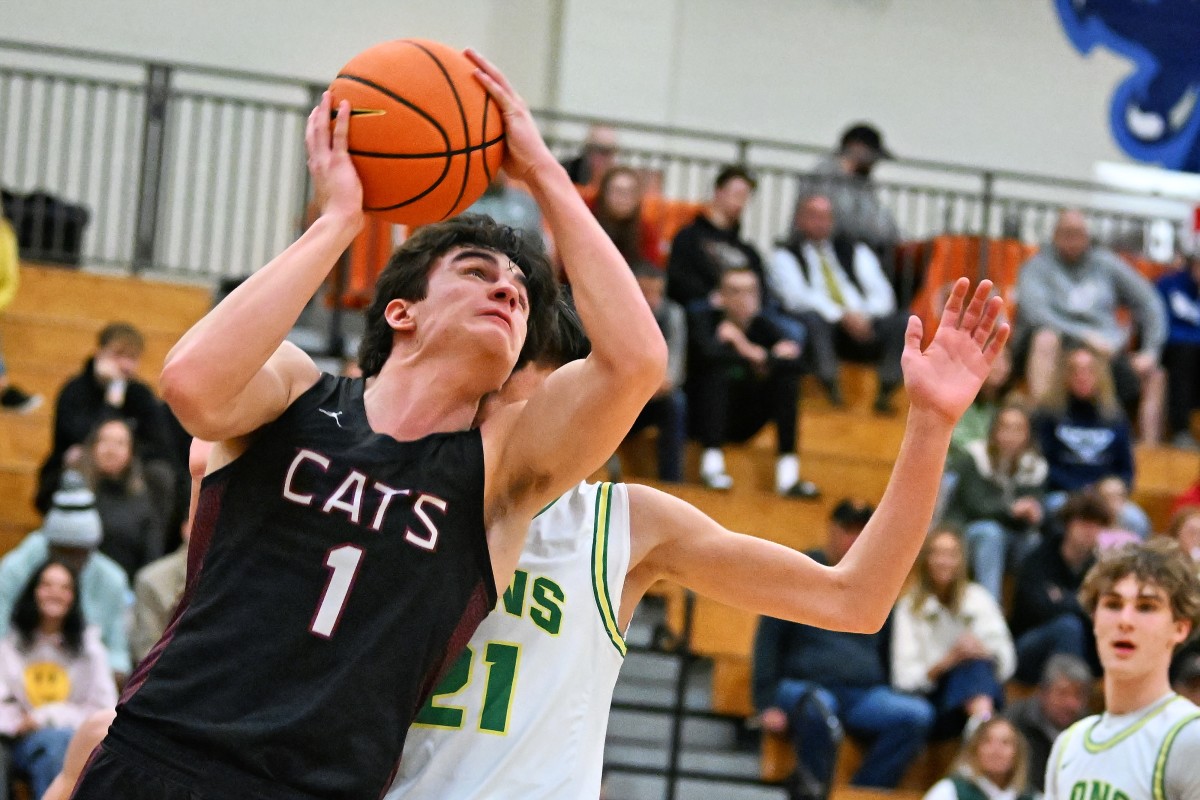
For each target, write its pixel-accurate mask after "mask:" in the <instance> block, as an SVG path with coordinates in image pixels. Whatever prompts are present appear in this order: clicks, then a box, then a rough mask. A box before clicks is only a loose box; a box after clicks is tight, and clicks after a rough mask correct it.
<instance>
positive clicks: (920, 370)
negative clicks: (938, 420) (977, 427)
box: [901, 278, 1009, 424]
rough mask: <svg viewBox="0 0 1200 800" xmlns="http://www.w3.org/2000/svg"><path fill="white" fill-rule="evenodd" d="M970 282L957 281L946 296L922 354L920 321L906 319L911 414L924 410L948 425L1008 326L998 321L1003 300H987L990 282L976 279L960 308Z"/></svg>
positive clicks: (963, 408) (981, 376) (999, 347)
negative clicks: (967, 301) (936, 322)
mask: <svg viewBox="0 0 1200 800" xmlns="http://www.w3.org/2000/svg"><path fill="white" fill-rule="evenodd" d="M970 289H971V282H970V281H969V280H967V279H966V278H959V279H958V281H957V282H955V284H954V288H953V289H952V290H951V292H950V296H949V297H948V298H946V306H945V308H944V309H943V311H942V319H941V322H940V323H939V324H938V329H937V333H935V334H934V336H933V341H931V342H930V343H929V347H927V348H926V349H925V351H924V352H922V351H921V338H922V335H923V333H924V331H923V329H922V325H921V320H920V319H919V318H918V317H916V316H913V317H910V318H909V320H908V330H907V331H906V333H905V341H904V355H903V357H902V358H901V365H902V366H903V368H904V387H905V389H906V390H907V391H908V398H909V403H910V405H911V406H912V408H913V409H914V410H916V409H920V410H922V411H930V412H933V413H935V414H937V415H938V416H940V417H942V418H944V419H945V420H946V421H948V422H949V423H951V424H953V423H955V422H957V421H958V418H959V417H961V416H962V414H963V412H964V411H966V410H967V407H968V406H969V405H970V404H971V401H973V400H974V399H975V395H977V394H978V393H979V387H980V386H982V385H983V381H984V378H986V377H987V375H988V372H990V371H991V368H992V362H993V361H995V360H996V356H997V355H998V354H999V353H1000V351H1001V350H1003V349H1004V345H1005V343H1006V342H1007V341H1008V334H1009V326H1008V323H1002V322H1000V312H1001V310H1002V309H1003V307H1004V301H1003V300H1001V299H1000V298H999V297H992V298H991V299H988V295H989V294H991V291H992V282H991V281H980V283H979V286H978V287H976V289H975V294H974V295H973V296H972V297H971V301H970V303H968V304H967V306H966V309H965V310H964V309H963V303H964V301H965V300H966V298H967V293H968V292H969V291H970Z"/></svg>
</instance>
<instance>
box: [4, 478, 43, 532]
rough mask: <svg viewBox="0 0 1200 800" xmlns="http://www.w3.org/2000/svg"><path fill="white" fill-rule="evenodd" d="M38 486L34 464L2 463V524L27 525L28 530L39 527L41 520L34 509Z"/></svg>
mask: <svg viewBox="0 0 1200 800" xmlns="http://www.w3.org/2000/svg"><path fill="white" fill-rule="evenodd" d="M36 486H37V468H36V467H34V466H33V465H32V464H27V463H23V462H16V461H4V462H0V497H2V498H4V502H3V503H2V504H0V522H2V523H7V524H10V525H17V526H19V525H25V526H28V528H27V530H33V529H34V528H36V527H37V526H38V523H39V522H40V518H39V517H38V514H37V512H36V511H35V510H34V508H33V494H34V491H35V489H36Z"/></svg>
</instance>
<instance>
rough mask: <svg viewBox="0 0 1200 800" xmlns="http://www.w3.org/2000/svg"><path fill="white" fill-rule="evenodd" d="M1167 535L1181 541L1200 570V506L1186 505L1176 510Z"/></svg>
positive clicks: (1181, 545)
mask: <svg viewBox="0 0 1200 800" xmlns="http://www.w3.org/2000/svg"><path fill="white" fill-rule="evenodd" d="M1167 536H1170V537H1171V538H1172V539H1174V540H1175V541H1177V542H1179V546H1180V547H1181V548H1182V549H1183V551H1184V552H1185V553H1187V554H1188V555H1190V556H1191V557H1192V560H1193V561H1195V562H1196V567H1197V569H1198V570H1200V506H1185V507H1184V508H1181V509H1180V510H1179V511H1176V512H1175V514H1174V516H1172V517H1171V524H1170V526H1169V527H1168V528H1167Z"/></svg>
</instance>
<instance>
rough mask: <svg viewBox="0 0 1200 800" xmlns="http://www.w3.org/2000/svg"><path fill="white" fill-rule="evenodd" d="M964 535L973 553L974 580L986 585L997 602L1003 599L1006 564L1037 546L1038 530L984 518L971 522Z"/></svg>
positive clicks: (1007, 565) (983, 585)
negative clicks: (1029, 532) (1014, 528)
mask: <svg viewBox="0 0 1200 800" xmlns="http://www.w3.org/2000/svg"><path fill="white" fill-rule="evenodd" d="M963 535H964V537H965V538H966V540H967V551H968V552H969V553H970V554H971V572H973V573H974V575H975V582H976V583H978V584H979V585H980V586H982V587H983V588H985V589H987V590H988V593H989V594H990V595H991V596H992V597H994V598H995V599H996V602H998V603H1002V602H1003V599H1002V597H1001V593H1002V591H1003V588H1004V570H1005V568H1006V567H1010V566H1013V565H1015V564H1018V563H1020V561H1021V559H1023V558H1024V557H1025V556H1026V555H1028V554H1029V553H1030V552H1031V551H1032V550H1033V548H1035V547H1037V543H1038V536H1037V534H1036V533H1034V534H1032V535H1030V534H1027V533H1025V532H1024V531H1015V530H1012V529H1010V528H1007V527H1005V526H1004V525H1001V524H1000V523H999V522H996V521H995V520H992V519H981V520H976V521H975V522H971V523H968V524H967V527H966V530H964V531H963Z"/></svg>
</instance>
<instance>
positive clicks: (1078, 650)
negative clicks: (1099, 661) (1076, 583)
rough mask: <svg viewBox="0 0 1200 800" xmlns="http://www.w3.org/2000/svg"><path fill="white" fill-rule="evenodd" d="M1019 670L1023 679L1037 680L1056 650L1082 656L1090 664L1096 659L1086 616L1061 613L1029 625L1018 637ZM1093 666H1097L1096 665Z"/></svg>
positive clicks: (1018, 678) (1019, 675) (1031, 682)
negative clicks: (1042, 621)
mask: <svg viewBox="0 0 1200 800" xmlns="http://www.w3.org/2000/svg"><path fill="white" fill-rule="evenodd" d="M1016 647H1017V672H1016V675H1015V676H1014V677H1015V678H1016V679H1017V680H1019V681H1021V682H1022V683H1028V684H1036V683H1038V682H1039V681H1040V680H1041V678H1042V668H1043V667H1045V666H1046V662H1047V661H1049V660H1050V656H1053V655H1055V654H1057V653H1067V654H1069V655H1073V656H1076V657H1077V658H1082V659H1083V660H1084V661H1086V662H1088V663H1089V664H1090V663H1092V662H1093V661H1095V658H1094V656H1093V655H1092V651H1094V649H1095V648H1093V647H1091V645H1090V642H1089V640H1088V632H1087V627H1086V626H1085V625H1084V622H1083V618H1082V617H1079V616H1078V615H1076V614H1071V613H1066V614H1060V615H1059V616H1057V617H1055V618H1054V619H1052V620H1050V621H1049V622H1044V623H1042V624H1041V625H1038V626H1037V627H1036V628H1030V629H1029V630H1027V631H1025V632H1024V633H1022V634H1021V635H1020V636H1018V637H1017V641H1016ZM1093 669H1094V667H1093Z"/></svg>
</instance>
